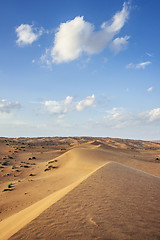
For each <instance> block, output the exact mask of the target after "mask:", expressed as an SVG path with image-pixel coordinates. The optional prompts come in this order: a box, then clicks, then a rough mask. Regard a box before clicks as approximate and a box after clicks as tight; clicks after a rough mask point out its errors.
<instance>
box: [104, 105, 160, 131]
mask: <svg viewBox="0 0 160 240" xmlns="http://www.w3.org/2000/svg"><path fill="white" fill-rule="evenodd" d="M157 121H160V108H155V109H152V110H149V111H145V112H140V113H137V114H135V113H133V112H129V111H127V110H126V109H124V108H113V109H111V110H109V111H107V115H106V116H105V117H104V122H105V124H106V125H107V126H110V127H113V128H123V127H128V126H130V127H133V126H135V125H136V126H137V125H139V126H141V125H147V124H152V123H154V122H157Z"/></svg>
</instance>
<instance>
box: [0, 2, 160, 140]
mask: <svg viewBox="0 0 160 240" xmlns="http://www.w3.org/2000/svg"><path fill="white" fill-rule="evenodd" d="M159 11H160V1H159V0H154V1H152V0H132V1H121V0H94V1H92V0H81V1H77V0H54V1H52V0H37V1H31V0H28V1H24V0H15V1H11V0H7V1H6V0H1V1H0V33H1V34H0V136H2V137H22V136H24V137H39V136H95V137H115V138H116V137H117V138H131V139H144V140H160V94H159V91H160V64H159V63H160V48H159V39H160V28H159V23H160V14H159Z"/></svg>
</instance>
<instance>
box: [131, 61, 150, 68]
mask: <svg viewBox="0 0 160 240" xmlns="http://www.w3.org/2000/svg"><path fill="white" fill-rule="evenodd" d="M149 64H151V62H150V61H146V62H141V63H138V64H134V63H129V64H127V65H126V68H134V69H145V68H146V67H147V66H148V65H149Z"/></svg>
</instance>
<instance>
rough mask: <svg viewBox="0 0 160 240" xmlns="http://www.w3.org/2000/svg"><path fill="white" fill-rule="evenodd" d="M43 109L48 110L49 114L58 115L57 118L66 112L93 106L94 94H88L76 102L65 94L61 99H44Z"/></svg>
mask: <svg viewBox="0 0 160 240" xmlns="http://www.w3.org/2000/svg"><path fill="white" fill-rule="evenodd" d="M41 104H43V107H44V110H45V111H47V112H49V113H50V114H51V115H58V117H59V119H61V118H63V117H64V116H65V115H66V114H67V113H69V112H73V111H82V110H84V109H85V108H88V107H92V106H95V96H94V94H93V95H92V96H88V97H86V98H85V99H83V100H81V101H79V102H76V101H74V99H73V97H71V96H67V97H66V98H65V99H64V100H62V101H55V100H54V101H51V100H50V101H44V102H42V103H41Z"/></svg>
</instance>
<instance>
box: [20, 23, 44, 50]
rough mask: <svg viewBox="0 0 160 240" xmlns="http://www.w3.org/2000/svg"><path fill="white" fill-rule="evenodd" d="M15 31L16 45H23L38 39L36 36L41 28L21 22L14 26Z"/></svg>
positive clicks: (39, 34) (38, 35) (41, 31)
mask: <svg viewBox="0 0 160 240" xmlns="http://www.w3.org/2000/svg"><path fill="white" fill-rule="evenodd" d="M15 31H16V33H17V38H18V39H17V41H16V43H17V45H19V46H24V45H29V44H32V43H33V42H35V41H36V40H38V38H39V37H40V36H41V35H42V33H43V28H40V29H38V28H36V27H34V26H33V25H29V24H21V25H20V26H19V27H17V28H16V30H15Z"/></svg>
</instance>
